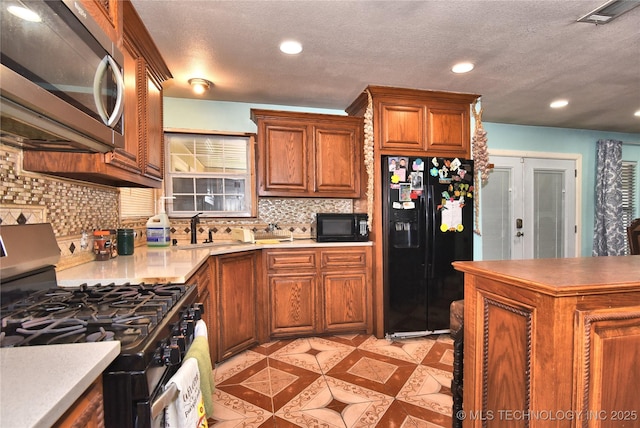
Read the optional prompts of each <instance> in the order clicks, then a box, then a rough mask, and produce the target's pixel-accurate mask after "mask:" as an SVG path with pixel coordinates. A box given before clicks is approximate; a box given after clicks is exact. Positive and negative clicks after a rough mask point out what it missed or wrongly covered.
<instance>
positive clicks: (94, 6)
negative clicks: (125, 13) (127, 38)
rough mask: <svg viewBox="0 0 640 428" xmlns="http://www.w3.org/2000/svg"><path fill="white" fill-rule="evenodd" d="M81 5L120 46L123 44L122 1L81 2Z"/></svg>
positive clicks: (86, 0)
mask: <svg viewBox="0 0 640 428" xmlns="http://www.w3.org/2000/svg"><path fill="white" fill-rule="evenodd" d="M80 3H81V4H82V6H83V7H84V8H85V10H86V11H87V12H88V13H89V14H90V15H91V17H92V18H93V19H94V20H95V21H96V22H97V23H98V25H99V26H100V28H101V29H102V31H104V32H105V33H106V34H107V36H109V38H110V39H111V40H113V41H114V42H116V44H117V45H118V46H120V44H121V42H122V3H123V2H122V1H121V0H80Z"/></svg>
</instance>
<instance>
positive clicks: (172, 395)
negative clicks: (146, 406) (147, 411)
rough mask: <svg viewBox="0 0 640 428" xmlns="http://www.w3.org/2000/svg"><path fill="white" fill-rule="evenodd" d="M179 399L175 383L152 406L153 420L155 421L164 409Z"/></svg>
mask: <svg viewBox="0 0 640 428" xmlns="http://www.w3.org/2000/svg"><path fill="white" fill-rule="evenodd" d="M176 398H178V387H177V386H176V384H175V383H172V384H171V385H169V387H168V388H167V389H165V390H164V391H162V394H160V396H159V397H158V398H157V399H156V401H154V402H153V404H152V405H151V420H154V419H155V418H157V417H158V416H160V415H161V414H162V412H163V411H164V409H166V408H167V406H168V405H169V404H171V403H173V402H174V401H175V400H176Z"/></svg>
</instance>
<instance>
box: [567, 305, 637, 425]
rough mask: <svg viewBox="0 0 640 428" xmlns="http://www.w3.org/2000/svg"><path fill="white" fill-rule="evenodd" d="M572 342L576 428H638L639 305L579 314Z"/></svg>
mask: <svg viewBox="0 0 640 428" xmlns="http://www.w3.org/2000/svg"><path fill="white" fill-rule="evenodd" d="M575 338H576V341H575V343H576V362H575V371H576V373H575V377H576V380H577V385H576V386H577V388H576V395H575V402H576V407H577V408H578V409H579V410H580V411H581V412H582V413H583V414H585V415H591V416H593V417H592V418H591V420H589V419H587V418H584V419H583V420H581V421H580V423H579V424H578V425H577V426H579V427H583V428H587V427H591V426H594V427H602V428H609V427H611V428H613V427H616V428H617V427H621V426H630V427H631V426H640V414H639V413H640V395H638V394H637V392H635V391H637V389H638V385H640V370H639V369H638V362H639V361H640V306H635V307H622V308H616V309H613V310H612V309H602V310H593V311H577V312H576V332H575ZM581 391H582V393H580V392H581Z"/></svg>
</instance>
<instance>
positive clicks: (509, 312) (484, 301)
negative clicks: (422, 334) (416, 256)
mask: <svg viewBox="0 0 640 428" xmlns="http://www.w3.org/2000/svg"><path fill="white" fill-rule="evenodd" d="M454 267H455V268H456V269H457V270H460V271H462V272H464V274H465V305H464V398H463V408H464V411H463V412H462V413H460V415H457V416H459V417H460V419H463V426H464V427H465V428H469V427H480V426H486V425H487V424H488V425H489V426H492V427H510V428H511V427H538V426H554V427H570V426H571V427H573V426H579V427H587V426H589V427H591V426H598V427H609V426H610V427H614V426H615V427H626V426H628V427H631V426H638V425H639V424H640V414H639V412H640V410H639V409H640V396H638V394H637V393H636V390H637V385H639V384H640V371H639V370H638V361H639V360H640V256H623V257H583V258H567V259H537V260H510V261H481V262H455V263H454Z"/></svg>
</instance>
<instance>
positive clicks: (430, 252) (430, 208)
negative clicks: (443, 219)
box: [426, 184, 436, 278]
mask: <svg viewBox="0 0 640 428" xmlns="http://www.w3.org/2000/svg"><path fill="white" fill-rule="evenodd" d="M427 194H428V201H427V207H426V208H427V216H428V218H427V220H428V223H429V224H428V227H427V230H428V231H430V232H431V239H429V240H428V242H427V245H426V247H427V248H426V250H427V258H428V259H429V260H428V262H427V266H426V269H427V272H426V274H427V277H428V278H433V277H434V275H433V266H435V262H436V255H435V248H434V247H435V242H436V203H435V186H434V185H433V184H431V185H429V187H428V193H427Z"/></svg>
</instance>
